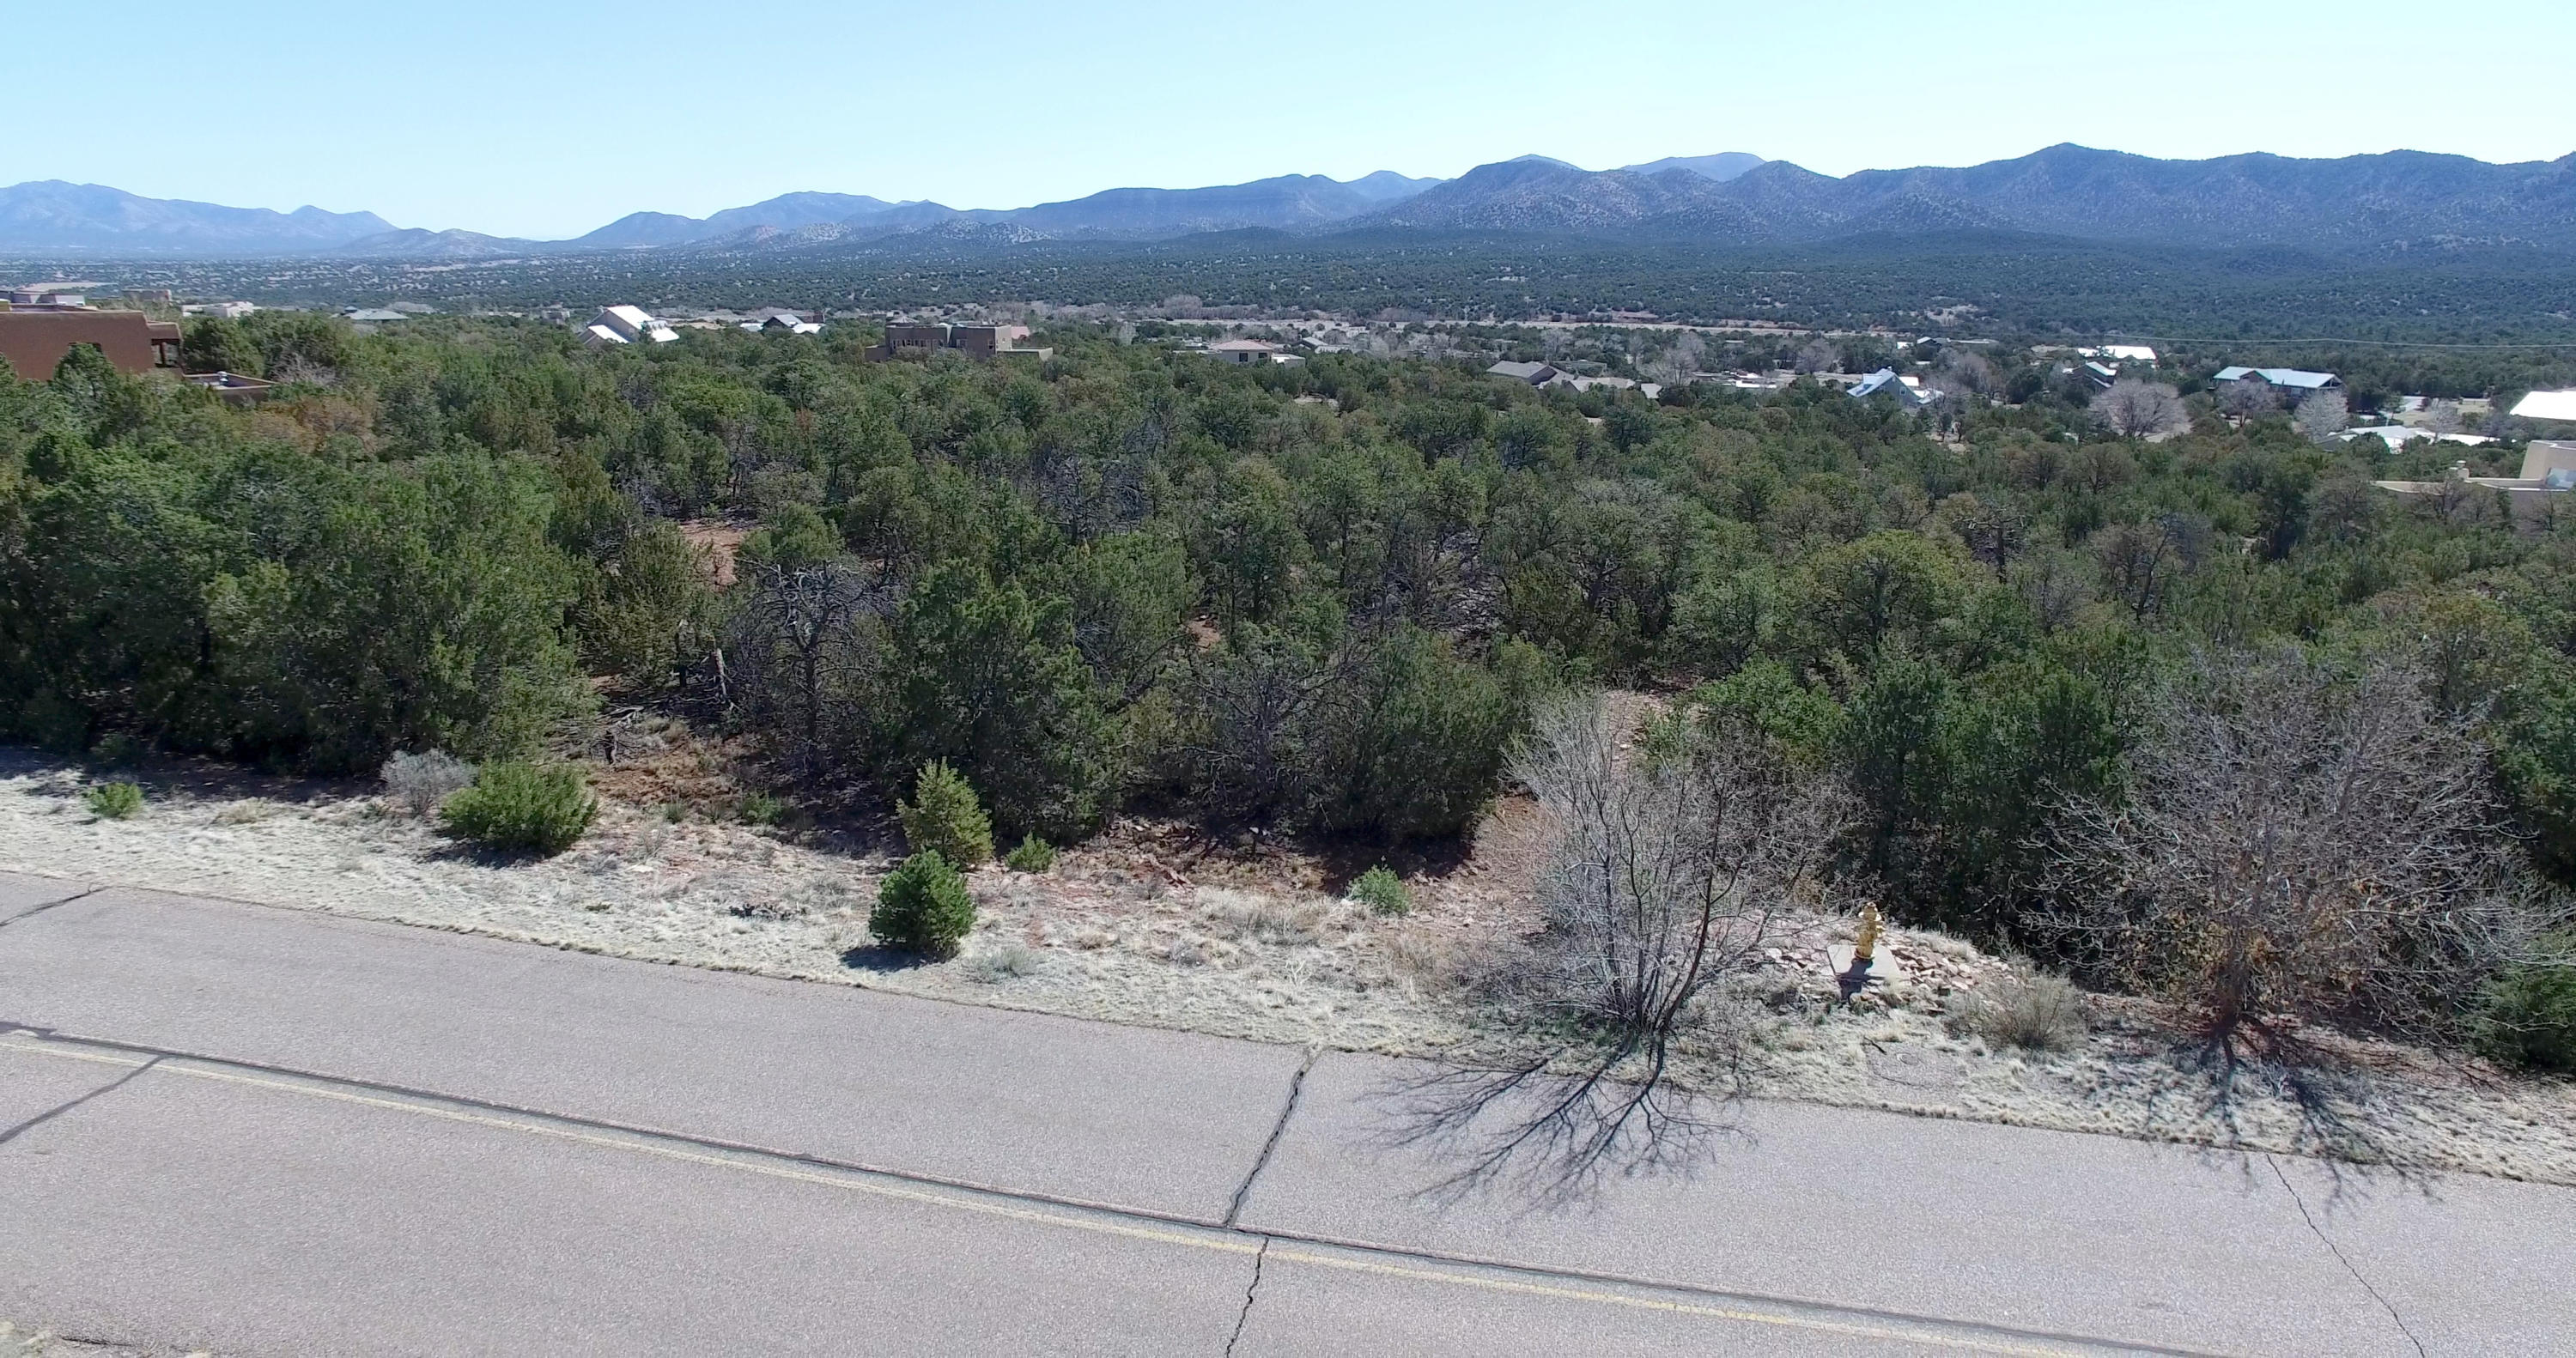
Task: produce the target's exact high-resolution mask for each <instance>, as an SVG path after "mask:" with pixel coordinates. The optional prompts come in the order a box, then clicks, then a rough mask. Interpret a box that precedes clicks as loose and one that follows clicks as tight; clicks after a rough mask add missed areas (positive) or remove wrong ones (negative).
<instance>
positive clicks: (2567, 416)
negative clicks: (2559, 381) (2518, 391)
mask: <svg viewBox="0 0 2576 1358" xmlns="http://www.w3.org/2000/svg"><path fill="white" fill-rule="evenodd" d="M2513 413H2514V414H2515V415H2516V416H2519V417H2520V418H2522V419H2526V420H2569V421H2576V389H2571V390H2567V391H2535V392H2533V393H2531V394H2530V395H2528V396H2525V397H2523V398H2522V399H2521V400H2519V401H2516V402H2514V403H2513Z"/></svg>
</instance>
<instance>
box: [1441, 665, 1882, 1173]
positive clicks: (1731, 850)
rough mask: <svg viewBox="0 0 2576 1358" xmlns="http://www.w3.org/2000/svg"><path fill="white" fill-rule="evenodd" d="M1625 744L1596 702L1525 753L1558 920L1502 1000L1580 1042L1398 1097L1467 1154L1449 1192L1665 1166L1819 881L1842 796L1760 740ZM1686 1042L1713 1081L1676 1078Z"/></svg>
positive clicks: (1550, 907)
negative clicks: (1650, 755)
mask: <svg viewBox="0 0 2576 1358" xmlns="http://www.w3.org/2000/svg"><path fill="white" fill-rule="evenodd" d="M1627 734H1628V732H1627V731H1626V730H1625V729H1624V728H1623V727H1622V726H1621V725H1620V724H1619V722H1618V721H1617V720H1616V719H1615V718H1614V717H1613V716H1612V714H1611V712H1610V709H1609V708H1608V707H1607V705H1605V704H1604V703H1603V702H1602V701H1601V700H1600V699H1599V698H1597V697H1588V698H1574V699H1567V700H1563V701H1561V702H1559V703H1557V704H1555V705H1552V706H1551V707H1549V708H1547V709H1545V710H1543V711H1542V712H1541V713H1540V714H1539V716H1538V719H1537V721H1536V724H1535V728H1534V730H1533V732H1532V734H1531V736H1530V739H1529V742H1528V744H1527V745H1526V747H1525V748H1524V749H1523V751H1522V753H1521V754H1520V755H1519V756H1518V758H1517V759H1516V760H1515V763H1514V772H1515V774H1516V776H1517V777H1518V778H1519V779H1520V781H1522V782H1523V783H1525V784H1526V785H1527V786H1528V787H1529V789H1530V791H1531V792H1532V793H1533V794H1534V795H1535V796H1536V797H1537V799H1538V803H1539V806H1540V808H1541V811H1542V813H1543V814H1544V815H1545V817H1546V825H1547V832H1548V834H1549V836H1550V840H1549V845H1548V849H1547V852H1546V857H1545V859H1544V862H1543V866H1542V868H1541V871H1540V874H1539V880H1538V886H1537V891H1538V897H1539V902H1540V905H1541V906H1542V907H1543V909H1544V911H1545V914H1546V919H1547V929H1546V932H1545V933H1544V935H1543V936H1542V937H1541V938H1540V939H1539V940H1538V942H1537V943H1536V944H1535V945H1534V946H1532V947H1530V948H1528V949H1527V950H1526V951H1525V952H1523V953H1522V954H1520V955H1519V956H1518V957H1517V958H1516V959H1515V963H1514V965H1513V966H1512V967H1510V968H1508V969H1507V971H1506V974H1505V976H1504V977H1503V978H1502V979H1501V980H1500V981H1499V982H1498V994H1499V995H1500V996H1501V997H1502V998H1503V999H1504V1001H1505V1002H1506V1003H1507V1004H1511V1005H1514V1006H1517V1007H1518V1009H1519V1014H1518V1017H1519V1018H1521V1019H1522V1020H1524V1021H1525V1023H1526V1026H1527V1028H1528V1029H1529V1030H1530V1031H1533V1032H1561V1033H1568V1034H1571V1035H1572V1036H1571V1037H1569V1038H1567V1039H1565V1040H1563V1041H1561V1042H1557V1043H1552V1044H1551V1043H1541V1044H1539V1045H1538V1046H1537V1047H1535V1048H1534V1049H1532V1050H1531V1051H1530V1052H1529V1053H1528V1054H1527V1055H1526V1056H1525V1058H1524V1059H1523V1060H1521V1061H1519V1062H1516V1063H1511V1064H1507V1065H1503V1066H1500V1067H1494V1068H1483V1069H1454V1070H1450V1071H1446V1072H1443V1073H1441V1074H1440V1075H1437V1076H1435V1077H1433V1078H1431V1079H1429V1080H1426V1081H1423V1082H1420V1083H1418V1084H1416V1085H1414V1086H1411V1087H1409V1088H1408V1089H1407V1091H1406V1095H1407V1100H1408V1102H1407V1107H1406V1114H1407V1120H1406V1122H1405V1124H1404V1135H1405V1136H1406V1138H1407V1139H1411V1140H1437V1141H1441V1142H1447V1143H1451V1144H1454V1145H1455V1146H1457V1147H1458V1148H1459V1149H1460V1150H1461V1151H1463V1155H1464V1165H1463V1167H1462V1168H1461V1169H1460V1170H1459V1171H1458V1172H1457V1173H1456V1174H1455V1175H1453V1176H1451V1177H1450V1179H1448V1180H1447V1181H1446V1182H1445V1183H1444V1184H1443V1187H1444V1188H1450V1189H1458V1188H1466V1187H1471V1186H1478V1185H1483V1184H1487V1183H1491V1182H1493V1181H1496V1180H1498V1179H1506V1178H1513V1179H1521V1180H1524V1181H1526V1182H1529V1183H1531V1184H1533V1185H1534V1186H1537V1187H1540V1188H1542V1189H1544V1190H1548V1191H1552V1192H1563V1191H1569V1190H1574V1189H1579V1188H1581V1187H1583V1186H1586V1185H1589V1184H1591V1183H1593V1182H1595V1181H1596V1180H1597V1178H1598V1177H1599V1176H1600V1175H1602V1174H1603V1173H1605V1172H1617V1173H1623V1174H1633V1173H1638V1172H1642V1171H1646V1170H1650V1169H1654V1168H1657V1167H1662V1166H1668V1165H1673V1164H1676V1163H1679V1162H1681V1161H1682V1160H1685V1159H1687V1157H1688V1155H1689V1152H1690V1151H1691V1150H1692V1149H1693V1148H1694V1147H1696V1146H1697V1145H1699V1144H1700V1143H1701V1142H1702V1141H1704V1140H1705V1139H1706V1138H1707V1137H1708V1136H1709V1135H1711V1134H1713V1133H1715V1132H1717V1131H1719V1130H1721V1124H1720V1122H1719V1121H1718V1120H1717V1119H1716V1118H1715V1117H1713V1116H1712V1115H1711V1113H1710V1111H1709V1110H1710V1109H1711V1108H1712V1107H1714V1106H1717V1105H1718V1104H1719V1103H1721V1102H1722V1101H1723V1100H1725V1099H1728V1098H1731V1097H1732V1096H1733V1095H1734V1094H1736V1093H1738V1092H1740V1082H1741V1079H1742V1077H1743V1075H1744V1073H1745V1067H1744V1065H1743V1060H1744V1057H1745V1055H1746V1052H1745V1045H1744V1041H1743V1039H1744V1037H1745V1035H1746V1033H1747V1030H1748V1028H1749V1018H1750V1013H1751V1002H1750V1001H1749V1000H1747V999H1745V998H1743V997H1741V996H1737V995H1734V994H1732V993H1730V989H1729V986H1728V982H1729V980H1730V978H1734V977H1737V976H1740V975H1742V974H1743V973H1745V972H1747V971H1749V970H1750V969H1751V967H1752V966H1753V965H1754V964H1755V963H1756V962H1757V961H1758V960H1759V959H1760V958H1761V956H1762V953H1763V950H1764V949H1765V948H1766V947H1767V946H1770V945H1772V944H1774V943H1775V942H1776V941H1777V940H1776V934H1777V933H1778V930H1779V922H1780V919H1781V916H1782V914H1783V912H1784V911H1785V910H1786V909H1787V907H1788V906H1789V904H1790V903H1791V902H1792V901H1793V900H1796V899H1798V898H1799V897H1800V896H1802V895H1805V894H1809V893H1811V892H1812V891H1814V890H1815V889H1817V888H1818V886H1819V884H1820V882H1821V873H1822V870H1823V868H1824V866H1825V863H1826V860H1827V856H1828V854H1829V852H1830V845H1831V843H1832V841H1833V839H1834V835H1835V833H1836V832H1837V831H1838V830H1839V828H1840V827H1841V826H1842V824H1843V823H1844V822H1845V821H1846V820H1847V819H1848V815H1847V811H1848V808H1847V804H1846V801H1845V797H1846V794H1845V793H1843V792H1842V791H1841V789H1840V787H1839V786H1838V784H1837V782H1836V781H1835V780H1832V779H1824V778H1814V777H1807V776H1803V775H1801V774H1799V773H1797V772H1796V771H1794V770H1792V769H1791V767H1790V766H1789V765H1788V764H1787V763H1786V761H1784V760H1782V759H1780V758H1778V757H1777V755H1776V752H1774V751H1771V750H1769V749H1767V748H1765V747H1764V746H1762V745H1760V744H1757V743H1755V742H1754V741H1752V740H1750V739H1746V738H1739V737H1736V736H1731V735H1729V736H1715V735H1712V736H1709V737H1707V738H1705V739H1704V741H1702V742H1701V743H1700V744H1699V745H1698V746H1697V748H1695V749H1693V750H1691V751H1690V752H1688V753H1686V754H1683V755H1679V756H1675V757H1672V758H1669V759H1665V760H1662V761H1659V762H1649V761H1646V760H1643V759H1638V758H1632V757H1630V756H1629V755H1628V754H1627V753H1626V752H1625V751H1624V750H1623V748H1622V746H1623V738H1624V737H1625V736H1626V735H1627ZM1684 1044H1688V1046H1689V1047H1690V1049H1691V1051H1692V1054H1693V1055H1694V1057H1695V1058H1698V1062H1699V1064H1697V1065H1696V1066H1695V1072H1696V1073H1700V1074H1703V1075H1708V1076H1714V1077H1715V1080H1716V1084H1717V1085H1718V1087H1716V1088H1705V1087H1704V1088H1700V1089H1696V1090H1686V1089H1682V1088H1679V1087H1677V1086H1676V1085H1675V1083H1674V1082H1673V1080H1672V1078H1671V1077H1672V1074H1673V1070H1672V1063H1673V1059H1674V1054H1675V1052H1676V1051H1677V1050H1679V1049H1680V1048H1681V1047H1682V1046H1683V1045H1684Z"/></svg>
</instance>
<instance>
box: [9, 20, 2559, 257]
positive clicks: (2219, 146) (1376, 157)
mask: <svg viewBox="0 0 2576 1358" xmlns="http://www.w3.org/2000/svg"><path fill="white" fill-rule="evenodd" d="M9 8H10V9H12V10H15V11H17V12H16V13H14V14H12V16H11V18H10V21H9V28H10V37H11V47H12V49H13V51H14V52H15V53H16V54H17V55H16V56H15V57H13V59H12V61H11V63H10V65H11V69H10V71H9V74H8V76H7V77H6V79H5V80H0V125H6V126H10V127H14V128H16V129H18V131H19V135H17V136H15V137H12V138H10V139H9V140H8V146H7V149H6V150H5V151H0V184H5V183H15V182H17V181H20V180H26V179H54V178H59V179H69V180H74V181H81V182H94V183H103V184H113V185H115V186H117V187H119V188H123V189H128V190H130V191H133V192H136V193H141V194H147V195H150V196H154V197H170V198H196V199H203V200H207V201H213V202H221V203H233V204H241V205H245V206H259V207H275V208H281V209H282V208H291V207H294V206H297V205H299V204H302V203H315V204H318V205H320V206H323V207H327V208H332V209H334V210H340V211H348V210H354V209H359V208H365V209H371V210H373V211H376V212H378V213H381V214H383V215H384V216H385V217H387V218H389V219H391V220H392V221H393V222H394V223H395V224H396V225H399V226H427V227H433V228H442V227H451V226H461V227H466V228H468V229H471V230H477V231H488V232H492V233H495V234H505V235H531V236H541V237H553V236H564V235H573V234H578V233H580V232H582V231H586V230H588V229H590V228H592V227H595V226H598V225H600V224H602V223H604V222H606V221H608V220H610V219H612V218H614V217H617V216H620V215H622V214H624V213H626V212H629V211H632V210H635V209H639V208H650V209H655V210H660V211H670V212H685V213H688V214H691V215H703V214H705V213H707V212H709V211H712V210H714V209H717V208H722V207H729V206H734V205H737V204H741V203H747V202H753V201H757V200H759V199H762V198H766V197H769V196H771V195H773V194H777V193H782V192H787V191H791V190H797V189H825V190H833V191H838V192H845V193H872V194H876V195H878V196H880V197H884V198H890V199H891V198H931V199H936V200H939V201H941V202H945V203H948V204H949V205H951V206H955V207H1016V206H1020V205H1023V204H1026V203H1031V202H1042V201H1047V200H1052V199H1058V198H1068V197H1078V196H1080V195H1082V194H1085V193H1089V192H1092V191H1095V190H1098V189H1103V188H1110V187H1115V186H1120V185H1133V184H1146V185H1157V186H1163V187H1186V186H1191V185H1198V184H1221V183H1232V182H1237V181H1241V180H1245V179H1254V178H1260V177H1263V176H1266V175H1272V174H1283V173H1290V172H1309V173H1323V174H1331V175H1334V176H1336V177H1340V178H1349V177H1352V176H1355V175H1359V174H1365V173H1367V172H1369V171H1371V170H1377V169H1395V170H1401V171H1404V172H1406V173H1408V174H1416V175H1421V174H1435V175H1442V176H1447V175H1455V174H1457V173H1459V172H1461V171H1463V170H1466V169H1468V168H1470V167H1472V166H1475V165H1478V164H1481V163H1484V162H1486V161H1491V160H1502V159H1507V158H1509V157H1511V156H1514V155H1518V154H1521V153H1523V152H1530V151H1535V152H1540V153H1544V154H1547V155H1553V156H1556V157H1559V158H1561V159H1565V160H1569V161H1572V162H1574V163H1576V164H1579V165H1584V166H1588V167H1592V168H1604V167H1608V166H1613V165H1620V164H1627V163H1632V162H1635V161H1641V160H1651V159H1655V158H1657V157H1660V156H1667V155H1698V154H1706V153H1709V152H1715V151H1726V150H1744V151H1753V152H1756V153H1758V154H1761V155H1765V156H1769V157H1772V158H1775V159H1786V160H1794V161H1797V162H1798V163H1800V164H1802V165H1805V166H1807V167H1808V168H1810V169H1815V170H1820V171H1824V172H1826V173H1830V174H1845V173H1849V172H1850V171H1853V170H1858V169H1872V168H1890V167H1896V166H1905V165H1924V164H1947V165H1956V164H1971V163H1975V162H1977V161H1982V160H1990V159H1995V158H1998V157H2005V156H2014V155H2021V154H2024V153H2027V152H2029V151H2032V150H2036V149H2037V148H2039V147H2041V146H2045V145H2049V144H2051V143H2055V142H2061V141H2074V142H2082V143H2084V144H2087V145H2092V146H2104V147H2112V148H2116V149H2120V150H2126V151H2137V152H2142V153H2145V154H2149V155H2160V156H2191V157H2197V156H2209V155H2223V154H2228V153H2232V152H2238V151H2256V150H2260V151H2272V152H2277V153H2280V154H2284V155H2307V156H2330V155H2348V154H2353V153H2357V152H2367V151H2384V150H2389V149H2393V148H2398V147H2409V148H2414V149H2419V150H2427V151H2449V152H2457V153H2461V154H2465V155H2472V156H2477V157H2480V158H2482V159H2488V160H2547V159H2555V158H2556V157H2558V156H2561V155H2565V154H2567V153H2568V152H2570V151H2576V113H2571V112H2570V110H2569V106H2568V104H2567V102H2566V98H2565V94H2564V89H2565V82H2566V79H2567V76H2566V69H2565V66H2564V61H2565V57H2566V53H2567V52H2569V51H2570V50H2576V3H2570V0H2451V3H2447V4H2442V5H2429V6H2428V5H2423V4H2420V3H2418V4H2403V5H2401V4H2398V3H2393V2H2388V0H2342V2H2341V3H2332V4H2327V3H2310V2H2308V0H2263V2H2262V3H2258V4H2246V3H2242V0H2236V2H2235V3H2224V4H2220V3H2197V2H2196V0H2183V2H2180V3H2164V4H2142V3H2126V4H2122V3H2102V2H2100V0H2096V2H2095V3H2089V4H2088V3H2081V2H2080V0H2079V3H2067V2H2066V0H2053V2H2052V3H2024V2H2023V0H1963V3H1959V4H1953V5H1950V6H1928V5H1907V6H1882V5H1838V6H1823V5H1807V4H1796V3H1784V0H1768V2H1767V3H1762V4H1738V3H1731V2H1729V3H1696V4H1661V3H1630V4H1621V5H1617V6H1600V7H1590V6H1584V5H1580V4H1576V3H1570V2H1569V0H1555V2H1554V3H1520V2H1519V0H1480V2H1479V3H1472V4H1467V3H1446V0H1443V2H1441V3H1406V2H1405V0H1374V3H1345V2H1344V0H1282V2H1281V3H1265V4H1259V5H1252V4H1233V5H1228V4H1224V3H1220V2H1219V0H1193V2H1192V3H1147V2H1145V0H1131V2H1128V3H1117V2H1115V0H1102V2H1098V3H1090V4H1082V3H1063V2H1061V0H1059V3H1048V4H1039V3H1021V2H1020V0H996V2H994V3H967V2H965V0H945V2H943V0H919V2H918V3H912V4H881V3H874V2H873V0H871V2H869V3H843V4H822V3H803V2H802V0H761V2H760V3H734V4H710V3H705V0H698V2H697V3H688V4H679V3H663V2H662V0H622V2H621V3H615V4H606V3H590V2H589V0H580V2H577V3H550V2H549V0H519V3H487V2H486V0H439V2H438V3H433V4H428V5H405V6H390V5H376V4H348V3H345V2H344V3H337V4H262V3H259V2H258V0H244V2H243V3H241V4H238V5H235V6H231V7H228V8H226V9H224V10H222V11H221V12H220V13H218V12H214V11H200V10H184V11H182V10H168V9H163V8H160V7H145V8H141V9H138V8H136V7H134V6H107V5H91V4H77V3H75V4H60V3H57V4H37V3H34V0H15V2H14V3H12V4H11V5H10V6H9ZM164 16H168V17H164ZM67 110H69V111H70V112H67Z"/></svg>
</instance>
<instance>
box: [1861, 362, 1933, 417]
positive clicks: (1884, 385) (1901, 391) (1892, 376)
mask: <svg viewBox="0 0 2576 1358" xmlns="http://www.w3.org/2000/svg"><path fill="white" fill-rule="evenodd" d="M1882 391H1883V392H1887V393H1889V394H1890V395H1893V396H1894V397H1896V400H1897V404H1899V405H1902V406H1904V407H1905V408H1906V409H1908V410H1921V409H1922V408H1923V407H1925V406H1928V405H1930V404H1932V393H1930V392H1928V391H1925V390H1924V389H1923V383H1922V380H1921V379H1919V378H1913V377H1899V376H1897V374H1896V370H1895V369H1894V368H1881V369H1879V370H1878V371H1877V372H1874V373H1871V374H1870V375H1869V376H1867V377H1864V378H1862V379H1861V380H1859V381H1858V382H1855V383H1853V384H1852V388H1851V394H1852V399H1853V400H1855V401H1866V400H1868V399H1869V398H1870V397H1872V396H1876V395H1877V394H1879V393H1880V392H1882Z"/></svg>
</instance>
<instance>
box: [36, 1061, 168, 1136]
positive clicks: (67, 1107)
mask: <svg viewBox="0 0 2576 1358" xmlns="http://www.w3.org/2000/svg"><path fill="white" fill-rule="evenodd" d="M159 1064H161V1058H160V1057H158V1056H156V1057H153V1058H152V1059H151V1060H149V1061H146V1062H144V1063H143V1064H142V1065H139V1066H136V1067H135V1068H134V1069H132V1070H129V1071H127V1072H125V1073H124V1074H123V1075H120V1076H118V1077H116V1078H115V1079H113V1080H110V1081H108V1082H107V1083H106V1084H103V1085H100V1086H99V1087H98V1088H96V1089H93V1090H91V1091H90V1092H88V1093H86V1094H83V1095H81V1096H80V1097H79V1098H77V1099H73V1100H72V1101H71V1102H69V1103H65V1104H60V1105H58V1106H56V1107H53V1108H48V1109H46V1110H45V1111H43V1112H41V1113H38V1114H37V1115H35V1116H34V1117H31V1118H29V1119H27V1120H26V1121H24V1122H21V1123H19V1124H18V1125H17V1126H15V1127H10V1128H7V1129H5V1130H0V1146H5V1145H8V1144H9V1143H10V1142H12V1141H15V1140H17V1139H18V1138H19V1137H21V1136H24V1135H26V1134H27V1133H29V1132H32V1131H34V1130H35V1129H37V1128H38V1127H41V1126H44V1125H45V1124H46V1123H48V1122H51V1121H53V1120H54V1119H56V1118H58V1117H61V1116H62V1115H63V1114H65V1113H68V1112H70V1111H72V1110H73V1109H75V1108H78V1107H80V1106H81V1105H82V1104H85V1103H87V1102H89V1101H90V1100H92V1099H95V1098H99V1097H101V1096H103V1095H108V1094H113V1093H115V1092H116V1091H118V1090H120V1089H123V1088H124V1087H125V1086H127V1085H128V1084H131V1083H132V1082H134V1081H135V1080H138V1079H141V1078H142V1076H143V1072H145V1071H147V1070H150V1069H152V1068H153V1067H154V1066H157V1065H159Z"/></svg>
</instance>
